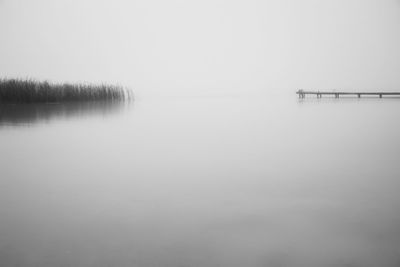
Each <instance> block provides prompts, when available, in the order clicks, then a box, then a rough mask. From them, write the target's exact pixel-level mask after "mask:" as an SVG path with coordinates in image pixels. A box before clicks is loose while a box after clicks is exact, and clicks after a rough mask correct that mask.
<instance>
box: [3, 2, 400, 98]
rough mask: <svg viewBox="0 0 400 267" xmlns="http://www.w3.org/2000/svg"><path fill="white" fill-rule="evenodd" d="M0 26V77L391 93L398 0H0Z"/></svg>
mask: <svg viewBox="0 0 400 267" xmlns="http://www.w3.org/2000/svg"><path fill="white" fill-rule="evenodd" d="M0 34H1V35H0V36H1V37H0V76H1V77H10V78H13V77H22V78H26V77H32V78H36V79H49V80H51V81H71V82H75V81H90V82H111V83H115V82H116V83H120V84H123V85H129V86H131V87H132V88H133V89H135V90H137V91H139V92H156V93H163V94H165V93H166V94H168V93H171V92H184V93H187V92H189V93H197V92H226V91H232V92H250V91H268V90H273V89H279V90H288V91H289V90H296V89H297V88H319V89H328V88H341V89H367V90H368V89H385V90H400V75H399V74H400V73H399V72H400V1H399V0H329V1H324V0H303V1H301V0H263V1H261V0H202V1H190V0H171V1H167V0H137V1H128V0H126V1H125V0H113V1H101V0H35V1H33V0H0Z"/></svg>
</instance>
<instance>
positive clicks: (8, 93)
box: [0, 79, 133, 103]
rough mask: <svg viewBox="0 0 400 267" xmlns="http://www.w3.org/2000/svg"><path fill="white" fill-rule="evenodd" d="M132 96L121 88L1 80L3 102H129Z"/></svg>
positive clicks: (0, 100)
mask: <svg viewBox="0 0 400 267" xmlns="http://www.w3.org/2000/svg"><path fill="white" fill-rule="evenodd" d="M132 96H133V95H132V93H131V92H130V91H129V90H126V89H124V88H123V87H121V86H117V85H106V84H101V85H94V84H70V83H63V84H58V83H50V82H47V81H44V82H39V81H36V80H29V79H27V80H22V79H0V103H56V102H80V101H125V100H131V99H132V98H133V97H132Z"/></svg>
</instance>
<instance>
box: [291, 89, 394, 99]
mask: <svg viewBox="0 0 400 267" xmlns="http://www.w3.org/2000/svg"><path fill="white" fill-rule="evenodd" d="M296 94H298V95H299V98H305V97H306V95H315V96H317V98H321V97H322V96H323V95H331V96H334V97H335V98H339V97H340V96H341V95H354V96H357V97H358V98H360V97H361V96H363V95H364V96H379V97H380V98H382V97H383V96H400V92H345V91H337V92H336V91H332V92H326V91H325V92H324V91H305V90H298V91H297V92H296Z"/></svg>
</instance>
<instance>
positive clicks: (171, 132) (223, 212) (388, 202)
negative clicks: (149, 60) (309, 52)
mask: <svg viewBox="0 0 400 267" xmlns="http://www.w3.org/2000/svg"><path fill="white" fill-rule="evenodd" d="M2 108H3V110H2V111H1V112H0V149H1V151H0V266H2V267H3V266H4V267H14V266H41V267H50V266H51V267H58V266H63V267H64V266H71V267H72V266H74V267H89V266H91V267H92V266H93V267H94V266H96V267H102V266H119V267H123V266H140V267H142V266H143V267H147V266H149V267H153V266H163V267H169V266H171V267H183V266H187V267H189V266H210V267H211V266H213V267H214V266H229V267H232V266H266V267H269V266H271V267H284V266H296V267H301V266H304V267H310V266H316V267H317V266H318V267H321V266H322V267H324V266H329V267H334V266H347V267H349V266H352V267H357V266H360V267H361V266H362V267H366V266H367V267H368V266H371V267H372V266H379V267H389V266H400V210H399V209H400V194H399V193H398V191H399V188H400V164H399V159H400V140H399V136H400V127H399V121H400V99H396V98H387V99H377V98H365V99H357V98H343V99H332V98H322V99H315V98H306V99H304V100H303V99H302V100H299V99H297V98H296V96H295V95H294V93H293V94H287V95H286V94H272V95H267V96H264V95H260V96H246V97H244V96H219V97H205V96H204V97H180V98H179V97H176V98H174V97H164V98H154V97H148V98H146V97H142V98H139V99H138V100H137V101H135V103H134V104H133V105H130V106H128V107H127V106H123V107H117V108H115V107H111V108H110V107H104V106H103V107H99V106H96V107H93V106H90V107H87V106H86V107H85V106H83V107H82V106H75V107H71V106H68V105H67V106H64V105H58V106H50V107H49V106H34V105H33V106H27V107H24V108H21V109H18V110H16V109H15V107H6V108H4V107H2ZM32 114H34V115H32Z"/></svg>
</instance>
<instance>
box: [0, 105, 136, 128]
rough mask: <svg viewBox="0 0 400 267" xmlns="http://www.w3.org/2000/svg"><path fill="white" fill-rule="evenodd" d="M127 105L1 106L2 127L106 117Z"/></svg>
mask: <svg viewBox="0 0 400 267" xmlns="http://www.w3.org/2000/svg"><path fill="white" fill-rule="evenodd" d="M127 105H131V104H126V103H123V102H91V103H87V102H86V103H56V104H1V105H0V127H2V126H23V125H32V124H38V123H48V122H50V121H53V120H55V119H68V118H76V117H87V116H106V115H111V114H115V113H119V112H120V111H122V110H123V109H124V108H126V107H127Z"/></svg>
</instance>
